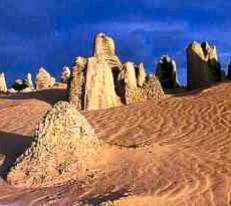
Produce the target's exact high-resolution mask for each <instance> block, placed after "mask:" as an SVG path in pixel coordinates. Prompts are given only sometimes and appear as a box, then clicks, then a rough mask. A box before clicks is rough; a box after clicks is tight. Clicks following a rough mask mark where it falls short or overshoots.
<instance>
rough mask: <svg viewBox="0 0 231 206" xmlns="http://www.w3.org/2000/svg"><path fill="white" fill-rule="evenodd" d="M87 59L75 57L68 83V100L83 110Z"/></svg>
mask: <svg viewBox="0 0 231 206" xmlns="http://www.w3.org/2000/svg"><path fill="white" fill-rule="evenodd" d="M87 61H88V60H87V59H86V58H83V57H77V58H76V59H75V64H74V66H73V68H72V71H71V77H70V82H69V85H68V90H69V101H70V103H71V104H73V105H75V107H76V108H77V109H78V110H84V96H85V83H86V69H87Z"/></svg>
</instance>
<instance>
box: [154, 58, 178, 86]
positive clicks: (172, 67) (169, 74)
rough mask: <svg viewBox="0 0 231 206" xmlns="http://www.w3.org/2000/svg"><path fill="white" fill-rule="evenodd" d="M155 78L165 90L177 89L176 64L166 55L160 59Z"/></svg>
mask: <svg viewBox="0 0 231 206" xmlns="http://www.w3.org/2000/svg"><path fill="white" fill-rule="evenodd" d="M156 76H157V77H158V79H159V80H160V83H161V85H162V86H163V87H164V88H166V89H174V88H177V87H179V82H178V80H177V67H176V62H175V60H174V59H172V58H171V57H170V56H168V55H163V56H161V57H160V60H159V62H158V64H157V68H156Z"/></svg>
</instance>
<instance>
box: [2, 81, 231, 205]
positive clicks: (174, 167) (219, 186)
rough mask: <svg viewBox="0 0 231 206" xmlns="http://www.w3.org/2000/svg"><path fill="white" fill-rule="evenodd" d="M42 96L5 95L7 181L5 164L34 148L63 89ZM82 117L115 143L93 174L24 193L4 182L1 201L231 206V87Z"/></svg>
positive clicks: (99, 134)
mask: <svg viewBox="0 0 231 206" xmlns="http://www.w3.org/2000/svg"><path fill="white" fill-rule="evenodd" d="M49 92H53V93H52V94H53V95H50V93H49ZM37 96H38V95H31V96H30V95H28V96H27V97H26V98H25V97H22V98H14V97H5V98H3V97H1V98H0V119H1V121H0V154H2V159H4V158H5V161H4V163H3V165H2V166H0V172H1V174H2V176H3V177H4V174H6V172H7V171H6V168H7V166H8V165H10V163H11V162H12V161H13V159H14V158H16V156H18V155H19V154H20V153H22V152H23V150H24V149H25V148H27V147H28V146H29V145H30V143H31V135H32V134H33V130H34V128H35V125H36V123H37V121H38V120H39V119H40V118H41V117H42V115H43V114H44V113H45V112H46V111H47V109H49V108H50V107H51V105H52V104H53V103H54V102H55V101H57V100H58V99H63V98H64V97H65V92H64V91H63V90H57V91H47V93H46V94H44V95H43V96H42V97H43V98H41V97H37ZM48 97H49V98H48ZM52 97H53V98H54V99H52ZM83 114H84V115H85V116H86V118H87V119H88V120H89V121H90V123H91V124H92V125H93V127H94V128H95V129H96V133H97V135H98V137H99V138H101V139H103V140H104V141H105V142H107V143H108V144H110V145H111V146H110V147H108V148H107V149H105V151H101V153H102V154H101V159H99V160H98V161H96V162H95V165H93V166H92V167H93V168H94V172H93V174H92V175H91V176H86V177H79V179H76V180H73V181H71V182H67V183H66V184H64V185H56V184H55V183H54V186H53V187H49V188H39V189H27V190H23V189H15V188H12V187H10V186H9V185H7V183H6V182H4V181H3V180H1V181H0V204H1V203H2V204H3V203H7V204H13V203H14V205H99V204H100V203H102V202H108V203H109V202H110V201H111V202H113V205H119V206H139V205H143V206H149V205H150V206H184V205H185V206H191V205H198V206H203V205H204V206H210V205H211V206H228V205H231V83H223V84H221V85H218V86H214V87H212V88H209V89H206V90H204V91H195V92H191V93H185V94H182V95H178V96H175V97H173V96H172V97H169V98H166V99H165V100H163V101H161V102H160V103H154V102H152V101H148V102H145V103H139V104H133V105H129V106H124V107H118V108H113V109H107V110H100V111H91V112H85V113H83ZM4 155H5V156H6V157H4ZM0 158H1V155H0ZM0 163H1V161H0Z"/></svg>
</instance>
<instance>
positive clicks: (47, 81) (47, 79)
mask: <svg viewBox="0 0 231 206" xmlns="http://www.w3.org/2000/svg"><path fill="white" fill-rule="evenodd" d="M55 82H56V81H55V78H54V77H52V76H51V75H50V74H49V72H47V71H46V70H45V69H44V68H43V67H41V68H40V69H39V71H38V73H37V75H36V78H35V85H36V90H40V89H47V88H50V87H53V86H54V85H55Z"/></svg>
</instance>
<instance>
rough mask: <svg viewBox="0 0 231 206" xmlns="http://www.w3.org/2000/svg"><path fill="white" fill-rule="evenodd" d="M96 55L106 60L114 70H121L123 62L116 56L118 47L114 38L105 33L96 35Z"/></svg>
mask: <svg viewBox="0 0 231 206" xmlns="http://www.w3.org/2000/svg"><path fill="white" fill-rule="evenodd" d="M93 55H94V57H99V58H103V59H105V60H106V62H107V63H108V65H109V66H110V68H112V69H113V70H121V69H122V64H121V62H120V60H119V58H118V57H117V56H116V48H115V42H114V40H113V39H112V38H111V37H109V36H107V35H106V34H104V33H99V34H97V35H96V38H95V44H94V54H93Z"/></svg>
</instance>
